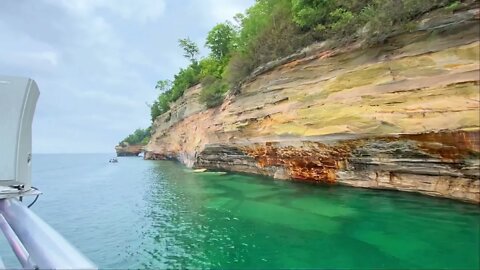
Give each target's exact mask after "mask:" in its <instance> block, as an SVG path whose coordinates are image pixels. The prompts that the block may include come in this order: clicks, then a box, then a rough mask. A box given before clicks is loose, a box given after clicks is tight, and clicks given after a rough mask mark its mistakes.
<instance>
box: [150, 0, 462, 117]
mask: <svg viewBox="0 0 480 270" xmlns="http://www.w3.org/2000/svg"><path fill="white" fill-rule="evenodd" d="M461 6H462V4H461V2H460V1H458V0H428V1H426V0H256V1H255V4H254V5H253V6H252V7H250V8H249V9H247V10H246V12H245V13H244V14H237V15H235V17H234V18H233V19H234V21H235V22H236V24H232V23H230V22H225V23H220V24H217V25H216V26H215V27H213V28H212V30H211V31H210V32H209V33H208V35H207V38H206V43H205V46H206V47H208V48H209V49H210V55H208V56H207V57H205V58H203V59H199V48H198V46H197V45H196V44H195V43H194V42H192V41H191V40H190V39H189V38H185V39H180V40H179V46H180V47H181V48H182V49H183V50H184V56H185V57H186V58H187V59H188V60H189V61H190V65H189V66H188V67H186V68H182V69H181V70H180V71H179V73H178V74H177V75H175V78H174V80H173V82H168V81H159V82H158V83H157V86H156V88H157V89H159V90H160V96H159V97H158V99H157V100H156V101H155V102H154V103H153V105H152V106H151V116H152V121H154V120H155V118H156V117H158V116H159V115H160V114H162V113H165V112H166V111H168V110H169V107H170V104H171V103H172V102H174V101H176V100H177V99H178V98H180V97H181V96H182V95H183V94H184V92H185V90H186V89H188V88H189V87H191V86H193V85H195V84H198V83H199V82H200V81H201V82H202V85H203V90H202V93H201V101H202V102H204V103H205V105H206V106H207V107H209V108H211V107H214V106H217V105H219V104H220V103H221V102H222V101H223V97H224V95H225V93H226V91H227V90H228V88H229V87H236V86H237V85H238V84H239V82H241V81H242V80H243V79H245V78H246V77H247V76H248V75H249V74H251V73H252V71H253V70H254V69H255V68H257V67H259V66H261V65H263V64H265V63H267V62H270V61H272V60H276V59H279V58H281V57H285V56H287V55H289V54H292V53H294V52H295V51H298V50H299V49H301V48H303V47H305V46H306V45H309V44H311V43H312V42H314V41H321V40H326V39H330V40H332V41H335V42H336V44H337V45H339V44H342V43H348V42H351V41H354V40H358V39H360V40H362V41H365V42H366V44H367V45H374V44H378V43H381V42H383V41H384V40H385V39H387V38H388V37H389V36H391V35H392V34H393V33H396V32H397V31H405V30H414V29H415V28H416V25H415V23H413V22H412V21H413V20H414V19H416V18H418V17H419V16H421V15H423V14H425V13H427V12H429V11H430V10H433V9H436V8H441V7H445V9H446V10H449V11H454V10H457V9H458V8H461ZM335 42H334V43H333V44H335ZM227 82H228V83H227Z"/></svg>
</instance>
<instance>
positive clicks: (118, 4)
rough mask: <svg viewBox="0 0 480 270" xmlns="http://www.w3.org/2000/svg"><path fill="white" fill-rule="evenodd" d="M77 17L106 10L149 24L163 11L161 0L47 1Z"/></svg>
mask: <svg viewBox="0 0 480 270" xmlns="http://www.w3.org/2000/svg"><path fill="white" fill-rule="evenodd" d="M47 1H48V2H49V3H50V4H53V5H57V6H60V7H63V8H65V9H66V10H67V11H68V12H70V13H72V14H75V15H78V16H91V15H93V14H95V13H96V12H97V11H98V10H102V9H103V10H106V11H109V12H111V13H113V14H114V15H117V16H120V17H121V18H123V19H127V20H136V21H139V22H143V23H144V22H149V21H154V20H156V19H158V18H159V17H160V16H161V15H162V14H163V13H164V11H165V2H164V1H163V0H136V1H131V0H47Z"/></svg>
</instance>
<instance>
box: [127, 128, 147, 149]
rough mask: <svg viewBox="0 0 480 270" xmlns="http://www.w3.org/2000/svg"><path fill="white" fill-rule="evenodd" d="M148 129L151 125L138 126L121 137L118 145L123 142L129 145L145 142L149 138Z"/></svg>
mask: <svg viewBox="0 0 480 270" xmlns="http://www.w3.org/2000/svg"><path fill="white" fill-rule="evenodd" d="M150 131H151V127H148V128H146V129H141V128H138V129H137V130H135V131H134V132H133V133H132V134H130V135H128V137H126V138H125V139H123V140H122V141H121V142H120V143H119V145H123V144H124V143H128V144H129V145H134V144H144V145H145V144H147V143H148V141H149V140H150Z"/></svg>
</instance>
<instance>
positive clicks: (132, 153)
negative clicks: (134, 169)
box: [115, 143, 143, 157]
mask: <svg viewBox="0 0 480 270" xmlns="http://www.w3.org/2000/svg"><path fill="white" fill-rule="evenodd" d="M115 152H117V156H118V157H137V156H138V155H140V153H142V152H143V145H140V144H133V145H129V144H128V143H123V145H117V146H115Z"/></svg>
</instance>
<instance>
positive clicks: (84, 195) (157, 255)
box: [2, 155, 480, 269]
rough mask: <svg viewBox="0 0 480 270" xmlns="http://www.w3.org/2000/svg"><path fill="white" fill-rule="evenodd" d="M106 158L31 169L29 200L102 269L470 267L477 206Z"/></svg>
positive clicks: (38, 161) (477, 248)
mask: <svg viewBox="0 0 480 270" xmlns="http://www.w3.org/2000/svg"><path fill="white" fill-rule="evenodd" d="M109 158H110V156H109V155H37V156H34V170H33V175H34V182H35V185H36V186H38V187H39V188H40V189H42V190H43V191H44V193H45V194H44V195H42V197H41V198H40V199H39V201H38V203H37V204H36V205H35V206H34V207H33V209H34V211H36V212H37V213H38V214H39V215H40V216H41V217H43V218H44V219H45V220H46V221H47V222H48V223H50V224H51V225H52V226H53V227H55V228H56V229H57V230H58V231H60V232H61V233H62V234H63V235H64V236H65V237H66V238H67V239H69V240H70V241H71V242H72V243H73V244H74V245H76V246H77V247H78V248H79V249H80V250H81V251H83V252H84V253H85V254H86V255H87V256H88V257H90V258H91V259H92V260H93V261H94V262H95V263H97V264H98V265H99V266H100V267H102V268H187V267H188V268H207V267H209V268H262V269H265V268H269V269H271V268H333V269H347V268H348V269H373V268H376V269H405V268H419V269H478V268H480V266H479V264H480V262H479V254H480V232H479V231H480V207H479V206H477V205H471V204H465V203H460V202H456V201H451V200H446V199H437V198H430V197H426V196H421V195H415V194H409V193H401V192H390V191H375V190H366V189H357V188H348V187H337V186H335V187H334V186H311V185H307V184H301V183H292V182H285V181H275V180H272V179H269V178H263V177H256V176H246V175H238V174H225V175H221V174H216V173H194V172H192V171H191V170H188V169H186V168H185V167H183V166H181V165H179V164H178V163H174V162H169V161H143V160H141V159H140V158H120V159H119V163H118V164H109V163H108V159H109ZM2 250H3V249H2ZM7 262H9V261H8V260H7Z"/></svg>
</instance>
